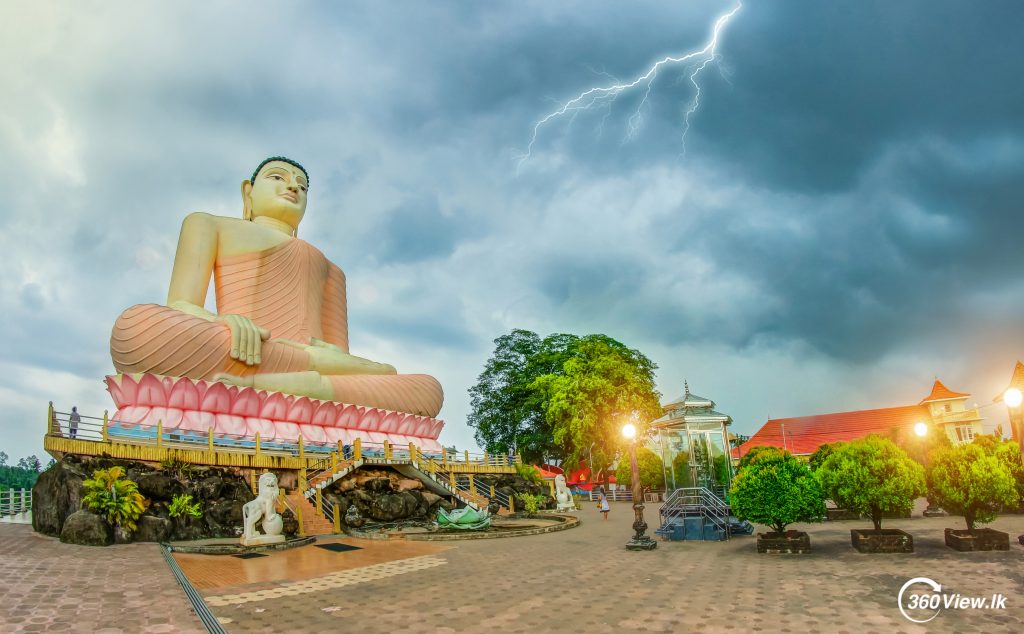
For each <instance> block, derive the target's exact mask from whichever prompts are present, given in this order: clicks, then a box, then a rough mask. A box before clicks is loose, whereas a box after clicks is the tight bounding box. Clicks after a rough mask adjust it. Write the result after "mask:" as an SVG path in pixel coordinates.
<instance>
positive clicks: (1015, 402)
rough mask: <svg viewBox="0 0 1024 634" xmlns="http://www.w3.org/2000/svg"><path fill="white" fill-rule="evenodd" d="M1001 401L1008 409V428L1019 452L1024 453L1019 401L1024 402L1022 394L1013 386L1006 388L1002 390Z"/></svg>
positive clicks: (1023, 425) (1023, 421) (1022, 417)
mask: <svg viewBox="0 0 1024 634" xmlns="http://www.w3.org/2000/svg"><path fill="white" fill-rule="evenodd" d="M1003 402H1004V403H1006V408H1007V409H1008V410H1009V411H1010V429H1011V430H1012V431H1013V437H1014V438H1016V439H1017V446H1018V447H1020V452H1021V453H1022V454H1024V424H1022V423H1024V420H1021V419H1024V416H1022V415H1021V414H1022V412H1021V403H1022V402H1024V394H1021V391H1020V390H1019V389H1017V388H1015V387H1011V388H1008V389H1007V390H1006V391H1005V392H1003Z"/></svg>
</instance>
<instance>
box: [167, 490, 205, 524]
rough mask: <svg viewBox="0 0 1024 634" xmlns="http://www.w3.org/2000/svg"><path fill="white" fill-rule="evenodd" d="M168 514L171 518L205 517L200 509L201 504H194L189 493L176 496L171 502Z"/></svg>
mask: <svg viewBox="0 0 1024 634" xmlns="http://www.w3.org/2000/svg"><path fill="white" fill-rule="evenodd" d="M167 512H168V514H169V515H170V516H171V517H183V516H185V515H190V516H192V517H195V518H199V517H202V516H203V511H202V510H201V508H200V504H199V502H195V503H192V496H191V495H189V494H188V493H179V494H178V495H175V496H174V499H173V500H171V505H170V506H169V507H168V509H167Z"/></svg>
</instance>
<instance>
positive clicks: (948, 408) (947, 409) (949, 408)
mask: <svg viewBox="0 0 1024 634" xmlns="http://www.w3.org/2000/svg"><path fill="white" fill-rule="evenodd" d="M945 409H946V412H952V411H953V405H952V404H951V403H946V405H945Z"/></svg>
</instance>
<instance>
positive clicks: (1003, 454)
mask: <svg viewBox="0 0 1024 634" xmlns="http://www.w3.org/2000/svg"><path fill="white" fill-rule="evenodd" d="M974 444H975V445H978V446H980V447H981V448H982V449H984V450H985V453H987V454H990V455H992V456H995V457H996V458H998V459H999V460H1000V461H1001V462H1002V463H1003V464H1005V465H1006V468H1007V469H1009V470H1010V474H1011V475H1012V476H1013V480H1014V483H1015V484H1016V486H1017V495H1018V496H1019V497H1020V498H1024V457H1022V456H1021V452H1020V446H1019V445H1018V444H1017V442H1016V441H1013V440H1003V439H1002V438H996V437H995V436H992V435H982V436H977V437H975V439H974ZM1020 502H1021V500H1020V499H1018V500H1016V501H1015V502H1014V503H1013V504H1011V505H1009V508H1010V509H1011V510H1015V509H1016V508H1017V507H1018V506H1020Z"/></svg>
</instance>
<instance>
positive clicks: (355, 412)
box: [337, 405, 359, 428]
mask: <svg viewBox="0 0 1024 634" xmlns="http://www.w3.org/2000/svg"><path fill="white" fill-rule="evenodd" d="M358 421H359V408H358V407H357V406H355V405H345V406H343V407H341V412H340V413H339V414H338V423H337V425H338V427H347V428H355V426H356V424H357V422H358Z"/></svg>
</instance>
